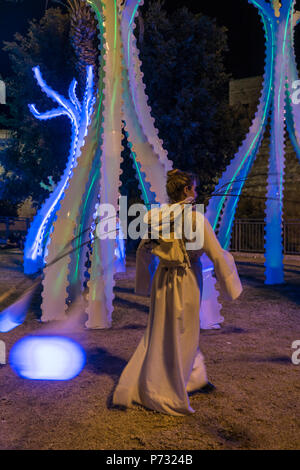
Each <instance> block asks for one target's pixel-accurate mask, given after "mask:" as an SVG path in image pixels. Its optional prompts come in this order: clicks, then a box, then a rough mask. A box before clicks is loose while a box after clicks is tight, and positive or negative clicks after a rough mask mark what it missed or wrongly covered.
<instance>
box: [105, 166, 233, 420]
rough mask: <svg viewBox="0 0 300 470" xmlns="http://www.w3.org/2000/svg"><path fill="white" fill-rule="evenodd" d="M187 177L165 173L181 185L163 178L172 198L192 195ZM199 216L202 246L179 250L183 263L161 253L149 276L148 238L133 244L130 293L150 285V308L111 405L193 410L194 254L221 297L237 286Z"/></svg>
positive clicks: (199, 376) (144, 291)
mask: <svg viewBox="0 0 300 470" xmlns="http://www.w3.org/2000/svg"><path fill="white" fill-rule="evenodd" d="M176 175H177V176H176ZM189 178H190V177H189V176H188V175H187V174H186V173H183V172H179V171H178V170H173V171H172V172H169V173H168V182H169V183H170V180H173V183H174V180H175V183H176V182H177V186H178V188H179V189H181V191H180V192H178V191H177V193H176V191H175V192H174V190H170V186H171V189H172V187H174V184H173V185H170V184H169V188H168V184H167V190H168V189H169V191H168V194H169V196H170V199H171V201H172V202H178V201H180V200H183V201H182V203H183V204H184V203H185V200H184V199H185V198H187V197H195V188H194V186H193V184H191V183H190V181H191V180H190V179H189ZM184 183H185V184H184ZM175 186H176V185H175ZM175 189H176V188H175ZM176 194H177V201H176V199H175V197H176ZM172 196H173V197H172ZM182 196H183V197H182ZM202 217H203V222H204V242H203V247H202V248H201V249H200V250H197V251H195V250H193V251H186V252H185V253H186V254H188V260H187V263H186V265H185V266H182V264H180V265H178V266H174V263H173V262H172V263H168V260H166V258H165V257H164V259H162V258H161V259H160V263H159V265H158V267H157V269H156V271H155V275H154V278H153V281H152V282H151V280H152V274H153V270H154V269H155V268H156V265H155V260H154V255H153V253H152V251H151V247H153V243H152V242H151V243H152V244H151V243H150V244H149V242H148V241H147V240H143V241H142V242H141V244H140V246H139V248H138V251H137V259H136V293H137V294H140V295H148V294H149V291H150V289H151V298H150V313H149V319H148V324H147V328H146V331H145V333H144V336H143V337H142V339H141V341H140V343H139V345H138V347H137V349H136V351H135V352H134V354H133V356H132V358H131V359H130V361H129V363H128V364H127V366H126V367H125V369H124V371H123V373H122V375H121V377H120V380H119V383H118V385H117V387H116V389H115V392H114V395H113V403H114V404H115V405H122V406H126V407H132V406H133V405H134V403H138V404H141V405H143V406H145V407H146V408H149V409H151V410H156V411H159V412H162V413H167V414H170V415H174V416H182V415H186V414H190V413H193V412H194V410H193V409H192V407H191V406H190V402H189V397H188V393H189V392H195V391H197V390H201V388H203V387H205V386H206V385H207V383H208V380H207V375H206V368H205V364H204V358H203V355H202V354H201V351H200V349H199V333H200V320H199V311H200V302H201V291H202V265H201V261H200V256H201V255H202V254H203V253H206V254H207V256H208V257H209V258H210V259H211V261H212V262H213V264H214V269H215V273H216V277H217V280H218V282H219V284H220V289H221V292H222V294H223V296H225V298H226V299H230V300H233V299H236V298H237V297H238V296H239V295H240V293H241V291H242V286H241V282H240V279H239V276H238V273H237V269H236V266H235V262H234V259H233V257H232V255H231V254H230V253H229V252H227V251H225V250H223V249H222V247H221V246H220V244H219V242H218V240H217V238H216V235H215V233H214V231H213V229H212V227H211V225H210V224H209V222H208V221H207V219H206V218H205V217H204V216H202ZM193 220H194V215H193ZM194 221H195V220H194ZM185 241H186V240H185ZM150 286H151V287H150Z"/></svg>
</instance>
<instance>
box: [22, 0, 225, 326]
mask: <svg viewBox="0 0 300 470" xmlns="http://www.w3.org/2000/svg"><path fill="white" fill-rule="evenodd" d="M87 3H88V4H89V5H90V6H91V8H92V9H93V10H94V12H95V15H96V18H97V24H98V28H99V32H100V40H101V41H100V43H101V53H100V59H99V62H100V69H99V81H98V84H97V96H96V101H95V107H94V111H93V113H92V115H91V119H90V120H91V122H90V125H89V127H88V132H87V134H86V132H84V133H83V134H82V138H81V139H79V138H78V142H76V165H75V164H73V165H71V171H70V173H68V176H67V178H68V181H67V183H66V184H65V185H64V187H63V189H62V193H63V194H62V195H61V196H60V199H59V202H58V200H57V202H56V200H54V195H51V200H52V201H53V203H54V202H55V205H56V204H57V206H55V205H52V206H51V207H52V208H53V215H52V220H51V222H50V220H49V226H47V229H46V228H45V229H44V233H45V231H46V230H49V236H48V238H47V250H46V255H45V260H44V261H45V262H46V267H45V269H44V279H43V292H42V297H43V302H42V318H41V319H42V321H51V320H64V319H66V318H67V312H66V310H67V308H68V306H67V299H69V300H71V301H72V300H73V299H76V300H77V301H78V299H79V302H78V307H79V309H80V311H85V312H86V313H87V315H88V320H87V322H86V326H87V327H88V328H94V329H97V328H108V327H110V326H111V320H112V311H113V299H114V294H113V287H114V284H115V281H114V274H115V272H116V271H117V269H118V263H117V262H116V257H115V255H116V254H117V253H118V252H119V253H120V252H122V249H121V250H120V246H121V245H119V248H118V244H117V240H115V239H110V238H106V239H100V238H97V237H95V238H94V241H93V248H92V255H91V258H90V262H91V266H90V269H89V281H88V284H87V285H88V290H89V293H88V298H87V302H85V301H84V300H83V295H82V290H83V287H82V286H83V284H84V281H85V274H86V271H87V268H86V260H87V254H88V250H89V248H88V242H89V241H90V238H89V237H90V232H89V231H88V230H86V229H87V228H88V227H92V228H93V229H95V225H96V221H95V219H96V216H97V209H98V206H99V202H100V203H101V204H111V205H113V206H114V208H115V210H116V212H117V211H118V198H119V186H120V174H121V169H120V165H121V152H122V145H121V141H122V129H123V125H125V132H126V135H127V138H128V141H129V143H130V148H131V156H132V159H133V164H134V167H135V169H136V172H137V176H138V180H139V185H140V189H141V191H142V195H143V198H144V202H145V204H146V205H147V206H148V207H149V205H150V204H151V203H157V202H158V203H166V202H168V197H167V194H166V175H167V172H168V171H169V170H170V169H172V162H171V161H170V160H168V157H167V152H166V150H165V149H164V148H163V143H162V141H161V140H160V139H159V137H158V131H157V130H156V128H155V125H154V119H153V118H152V116H151V110H150V107H149V105H148V103H147V96H146V94H145V85H144V84H143V80H142V77H143V74H142V72H141V63H140V60H139V57H138V50H137V47H136V40H135V37H134V35H133V28H134V27H135V18H136V16H137V13H138V7H139V6H140V5H142V4H143V1H142V0H127V1H126V2H123V3H124V4H122V1H119V0H87ZM88 88H89V89H91V87H90V86H89V87H88ZM70 90H71V95H70V99H71V97H72V98H74V93H73V91H74V90H75V88H72V87H71V89H70ZM90 99H91V98H90ZM71 101H72V99H71ZM73 101H75V99H73ZM73 101H72V105H74V106H75V103H73ZM32 111H35V110H34V109H32ZM35 114H36V116H37V117H39V115H38V114H37V113H35ZM71 120H72V119H71ZM73 122H74V123H76V120H75V119H73V121H72V123H73ZM75 130H76V128H75ZM85 134H86V135H85ZM74 135H76V132H75V133H74ZM74 139H76V137H74V138H73V140H74ZM73 145H75V144H74V143H73ZM44 212H45V211H44ZM46 223H48V221H47V222H45V225H46ZM37 226H38V227H40V224H39V223H38V222H37ZM48 227H49V228H48ZM33 233H34V230H33ZM35 233H37V230H35ZM39 233H40V232H39ZM40 238H41V237H40ZM32 241H34V240H33V239H32ZM68 244H69V245H70V246H72V248H74V251H73V252H72V253H71V254H68V255H67V256H65V257H62V258H61V259H60V260H59V261H57V262H55V263H53V260H55V259H56V258H57V255H58V254H59V253H61V252H63V251H64V248H65V247H66V246H67V245H68ZM29 246H30V244H29ZM40 256H42V254H41V255H40ZM122 256H124V253H123V255H122ZM47 265H48V266H47ZM205 283H206V287H205V286H204V291H205V289H206V288H207V287H208V288H207V289H206V292H209V293H211V292H213V293H214V297H215V300H216V296H217V293H216V290H215V287H214V285H215V279H214V278H213V277H212V275H211V271H210V270H209V269H208V270H207V275H206V276H205ZM208 283H209V284H210V285H209V286H208ZM207 305H208V304H207ZM208 308H209V306H208ZM214 308H215V310H214V315H213V316H214V318H215V323H216V322H217V321H221V317H220V316H219V308H220V305H219V304H218V302H217V301H216V302H215V303H214Z"/></svg>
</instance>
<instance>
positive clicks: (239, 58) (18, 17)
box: [0, 0, 300, 78]
mask: <svg viewBox="0 0 300 470" xmlns="http://www.w3.org/2000/svg"><path fill="white" fill-rule="evenodd" d="M147 1H148V0H146V2H147ZM47 3H48V6H51V5H52V6H57V4H56V5H55V2H53V0H48V2H47V0H23V1H20V0H19V2H18V3H17V4H14V3H9V2H7V1H5V0H0V35H1V37H0V48H2V41H3V40H8V41H11V40H13V35H14V33H15V32H20V33H21V34H24V33H25V32H26V30H27V27H28V20H30V19H32V18H36V19H40V18H41V17H42V16H43V13H44V11H45V5H46V4H47ZM298 4H299V9H300V0H299V1H297V2H296V5H297V6H298ZM182 6H187V7H188V8H189V9H191V10H192V11H194V12H201V13H203V14H205V15H208V16H210V17H214V18H216V19H217V23H218V24H219V25H223V26H226V27H227V29H228V45H229V50H230V52H229V53H228V56H227V60H226V65H227V69H228V72H231V73H232V75H233V77H234V78H244V77H248V76H254V75H260V74H262V73H263V66H264V35H263V30H262V23H261V22H260V17H259V15H258V13H257V9H256V8H255V7H253V6H252V5H249V3H248V2H247V0H223V1H220V0H215V1H212V0H166V1H165V7H166V9H167V10H168V11H170V12H171V11H172V10H174V9H176V8H177V7H182ZM297 36H299V42H300V35H299V34H297V35H296V39H297ZM8 73H9V60H8V57H7V54H6V53H4V52H2V51H1V50H0V74H1V75H2V76H3V77H4V78H5V77H6V76H7V75H8Z"/></svg>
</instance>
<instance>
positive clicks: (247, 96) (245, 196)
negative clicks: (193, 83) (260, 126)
mask: <svg viewBox="0 0 300 470" xmlns="http://www.w3.org/2000/svg"><path fill="white" fill-rule="evenodd" d="M261 89H262V77H260V76H258V77H249V78H244V79H240V80H232V81H231V82H230V85H229V103H230V105H231V106H237V105H242V106H243V107H244V108H245V111H246V115H247V118H248V120H249V123H250V122H251V121H252V120H253V118H254V116H255V112H256V110H257V105H258V101H259V97H260V95H261ZM299 113H300V105H299ZM285 142H286V147H285V151H286V168H285V178H284V179H285V187H284V218H285V220H290V219H295V218H300V191H299V187H300V162H299V160H298V158H297V156H296V153H295V151H294V148H293V146H292V144H291V141H290V138H289V136H288V133H287V132H286V141H285ZM269 155H270V132H269V128H267V130H266V133H265V136H264V139H263V142H262V145H261V148H260V151H259V153H258V155H257V157H256V160H255V162H254V164H253V167H252V170H251V172H250V174H249V178H248V180H247V182H246V184H245V186H244V188H243V191H242V197H241V198H240V202H239V205H238V211H237V217H239V218H243V217H245V218H250V217H253V218H264V217H265V214H264V206H265V196H266V184H267V172H268V160H269Z"/></svg>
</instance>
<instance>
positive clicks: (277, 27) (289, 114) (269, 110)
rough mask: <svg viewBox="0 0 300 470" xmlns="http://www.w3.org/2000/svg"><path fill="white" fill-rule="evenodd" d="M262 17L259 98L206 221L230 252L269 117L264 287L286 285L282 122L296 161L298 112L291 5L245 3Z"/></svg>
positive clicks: (299, 142)
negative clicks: (236, 220)
mask: <svg viewBox="0 0 300 470" xmlns="http://www.w3.org/2000/svg"><path fill="white" fill-rule="evenodd" d="M249 3H251V4H253V5H254V6H255V7H256V8H257V9H258V12H259V14H260V16H261V19H262V22H263V26H264V30H265V39H266V64H265V74H264V82H263V88H262V93H261V97H260V101H259V105H258V108H257V112H256V115H255V118H254V120H253V123H252V125H251V127H250V130H249V133H248V135H247V137H246V139H245V140H244V142H243V144H242V145H241V147H240V149H239V151H238V152H237V154H236V155H235V157H234V158H233V160H232V161H231V163H230V164H229V166H228V167H227V169H226V170H225V172H224V174H223V176H222V177H221V179H220V181H219V183H218V186H217V188H216V192H220V193H221V194H223V197H218V196H217V197H213V198H212V199H211V200H210V203H209V206H208V209H207V217H208V219H209V220H210V222H211V224H212V225H213V227H214V228H215V229H216V228H217V227H218V228H219V232H218V238H219V241H220V243H221V244H222V246H223V247H224V248H225V249H228V247H229V244H230V239H231V232H232V227H233V222H234V215H235V211H236V207H237V204H238V201H239V196H240V194H241V191H242V188H243V186H244V183H245V181H246V179H247V176H248V174H249V172H250V170H251V168H252V165H253V162H254V160H255V158H256V156H257V154H258V151H259V147H260V145H261V142H262V139H263V136H264V132H265V130H266V125H267V120H268V117H270V118H271V137H270V142H271V148H270V161H269V174H268V181H267V183H268V185H267V199H266V219H265V221H266V230H265V267H266V271H265V274H266V280H265V282H266V284H279V283H282V282H284V277H283V240H282V218H283V187H284V169H285V149H284V130H285V121H286V124H287V130H288V132H289V134H290V138H291V141H292V143H293V145H294V147H295V150H296V153H297V155H298V158H299V156H300V109H299V110H298V109H297V108H296V106H295V105H294V104H293V102H292V100H291V95H292V84H293V82H294V81H295V80H297V76H298V73H297V67H296V61H295V55H294V48H293V35H294V28H295V25H296V23H297V20H296V19H295V16H294V4H295V2H294V1H293V0H284V1H282V2H281V4H280V2H278V1H275V0H274V1H273V2H271V3H270V4H269V3H267V2H265V1H264V0H257V1H254V0H249Z"/></svg>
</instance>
